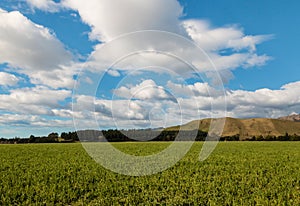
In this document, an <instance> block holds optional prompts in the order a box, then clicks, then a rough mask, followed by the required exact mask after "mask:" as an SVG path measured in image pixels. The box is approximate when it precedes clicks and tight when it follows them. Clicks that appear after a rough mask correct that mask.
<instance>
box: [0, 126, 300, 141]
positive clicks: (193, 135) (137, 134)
mask: <svg viewBox="0 0 300 206" xmlns="http://www.w3.org/2000/svg"><path fill="white" fill-rule="evenodd" d="M217 139H218V138H217V137H216V136H215V137H214V136H208V133H207V132H203V131H200V130H185V131H175V130H174V131H170V130H152V129H145V130H134V129H133V130H116V129H115V130H113V129H110V130H102V131H98V130H83V131H77V132H68V133H67V132H62V133H61V134H60V135H59V134H58V133H55V132H53V133H50V134H49V135H48V136H34V135H31V136H30V137H29V138H20V137H15V138H11V139H5V138H0V143H1V144H26V143H72V142H78V141H82V142H105V141H108V142H129V141H205V140H217ZM219 140H220V141H241V140H243V141H300V136H299V135H296V134H293V135H290V134H288V133H286V134H285V135H283V136H270V135H268V136H262V135H260V136H253V137H248V138H241V137H240V135H238V134H237V135H233V136H226V137H220V139H219Z"/></svg>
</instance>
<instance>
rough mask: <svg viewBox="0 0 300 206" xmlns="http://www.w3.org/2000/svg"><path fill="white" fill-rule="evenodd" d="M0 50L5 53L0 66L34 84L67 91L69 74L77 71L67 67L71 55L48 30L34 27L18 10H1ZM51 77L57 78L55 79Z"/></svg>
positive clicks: (39, 26)
mask: <svg viewBox="0 0 300 206" xmlns="http://www.w3.org/2000/svg"><path fill="white" fill-rule="evenodd" d="M0 51H5V52H2V53H1V56H0V64H1V63H7V64H8V65H9V67H11V68H14V69H15V70H16V71H18V72H20V73H23V74H26V75H28V76H29V78H32V81H33V82H34V83H36V82H38V83H41V84H45V85H48V86H50V87H53V88H58V87H69V88H70V81H71V80H72V75H70V74H68V73H72V74H74V73H75V72H76V71H75V70H73V71H72V68H71V67H70V66H69V65H70V64H71V62H72V54H71V53H70V52H68V51H67V50H66V49H65V48H64V45H63V44H62V43H61V42H60V41H59V40H58V39H57V38H56V37H55V34H54V33H52V32H51V31H50V30H49V29H47V28H45V27H43V26H41V25H37V24H34V23H33V22H31V21H30V20H29V19H28V18H26V17H25V16H23V15H22V14H21V13H20V12H18V11H12V12H7V11H4V10H1V11H0ZM66 67H69V68H68V69H65V68H66ZM67 70H69V71H67ZM65 73H67V74H66V75H63V74H65ZM53 76H57V78H56V79H55V80H54V78H53ZM62 77H64V79H62ZM66 77H68V80H66V79H65V78H66ZM53 80H54V81H53ZM66 81H68V82H66Z"/></svg>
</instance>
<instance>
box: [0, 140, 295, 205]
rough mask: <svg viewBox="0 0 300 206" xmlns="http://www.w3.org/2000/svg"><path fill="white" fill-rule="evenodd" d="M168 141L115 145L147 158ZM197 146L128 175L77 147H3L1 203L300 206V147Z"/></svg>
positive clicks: (283, 144)
mask: <svg viewBox="0 0 300 206" xmlns="http://www.w3.org/2000/svg"><path fill="white" fill-rule="evenodd" d="M168 144H169V143H157V142H150V143H114V146H115V147H116V148H118V149H120V150H122V151H124V152H127V153H130V154H136V155H147V154H153V153H155V152H158V151H159V150H160V149H164V148H165V147H167V146H168ZM201 146H202V143H200V142H197V143H195V144H194V145H193V147H192V149H191V150H190V152H189V153H188V154H187V155H186V156H185V157H184V158H183V159H182V160H181V161H180V162H178V163H177V164H176V165H175V166H173V167H172V168H170V169H168V170H166V171H163V172H161V173H158V174H155V175H151V176H144V177H131V176H125V175H120V174H116V173H113V172H111V171H108V170H106V169H104V168H103V167H102V166H100V165H98V164H97V163H95V162H94V161H93V160H92V158H91V157H90V156H89V155H88V154H87V153H86V152H85V150H84V149H83V148H82V146H81V144H32V145H30V144H29V145H0V185H1V187H0V205H139V204H140V205H153V204H165V205H184V204H190V205H199V204H202V205H300V142H222V143H219V144H218V146H217V148H216V150H215V151H214V152H213V153H212V154H211V156H210V157H209V158H208V159H207V160H206V161H204V162H199V161H198V157H199V152H200V150H201Z"/></svg>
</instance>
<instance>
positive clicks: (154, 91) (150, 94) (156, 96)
mask: <svg viewBox="0 0 300 206" xmlns="http://www.w3.org/2000/svg"><path fill="white" fill-rule="evenodd" d="M113 93H114V95H116V96H119V97H124V98H126V99H140V100H148V101H151V100H154V101H157V100H160V101H161V100H168V101H174V97H173V96H172V95H171V94H170V93H169V92H167V91H166V90H165V89H164V88H163V87H162V86H158V85H156V83H155V82H154V81H153V80H152V79H147V80H144V81H142V82H141V83H140V84H138V85H136V86H129V87H125V86H121V87H119V88H117V89H114V90H113Z"/></svg>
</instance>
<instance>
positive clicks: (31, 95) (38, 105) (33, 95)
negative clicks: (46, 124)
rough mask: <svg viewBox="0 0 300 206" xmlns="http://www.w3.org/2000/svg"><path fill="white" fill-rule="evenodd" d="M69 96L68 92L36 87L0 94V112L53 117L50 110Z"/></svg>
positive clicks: (57, 106) (58, 105) (69, 92)
mask: <svg viewBox="0 0 300 206" xmlns="http://www.w3.org/2000/svg"><path fill="white" fill-rule="evenodd" d="M70 96H71V91H68V90H52V89H48V88H46V87H42V86H38V87H34V88H20V89H14V90H11V91H10V94H0V110H3V111H5V112H17V113H21V114H40V115H53V113H52V112H51V108H59V107H60V102H61V101H64V100H65V99H66V98H68V97H70Z"/></svg>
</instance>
